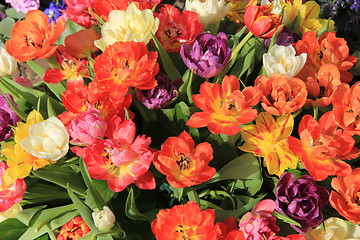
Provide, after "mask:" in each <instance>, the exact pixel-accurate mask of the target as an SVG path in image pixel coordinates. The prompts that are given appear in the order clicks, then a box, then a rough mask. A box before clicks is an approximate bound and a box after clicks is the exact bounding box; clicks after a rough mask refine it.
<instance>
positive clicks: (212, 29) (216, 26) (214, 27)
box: [205, 22, 220, 36]
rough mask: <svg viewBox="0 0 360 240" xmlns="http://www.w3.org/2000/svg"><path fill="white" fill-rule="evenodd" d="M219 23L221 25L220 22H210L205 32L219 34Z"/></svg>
mask: <svg viewBox="0 0 360 240" xmlns="http://www.w3.org/2000/svg"><path fill="white" fill-rule="evenodd" d="M219 25H220V22H218V23H214V24H209V25H208V26H207V27H206V30H205V32H210V33H211V35H213V36H216V35H217V34H218V30H219Z"/></svg>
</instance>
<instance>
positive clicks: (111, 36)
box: [95, 3, 159, 51]
mask: <svg viewBox="0 0 360 240" xmlns="http://www.w3.org/2000/svg"><path fill="white" fill-rule="evenodd" d="M158 27H159V19H158V18H154V16H153V13H152V11H151V10H150V9H145V10H143V11H141V10H140V9H139V8H138V7H137V6H136V5H135V4H134V3H131V4H130V5H129V7H128V8H127V9H126V11H120V10H113V11H111V12H110V13H109V21H108V22H106V23H104V25H103V26H102V27H101V35H102V38H101V39H99V40H96V41H95V46H97V47H98V48H100V49H101V50H102V51H104V50H105V48H106V46H108V45H111V44H113V43H115V42H118V41H124V42H125V41H135V42H144V43H145V44H148V43H149V41H150V39H151V32H152V33H154V34H155V33H156V31H157V29H158Z"/></svg>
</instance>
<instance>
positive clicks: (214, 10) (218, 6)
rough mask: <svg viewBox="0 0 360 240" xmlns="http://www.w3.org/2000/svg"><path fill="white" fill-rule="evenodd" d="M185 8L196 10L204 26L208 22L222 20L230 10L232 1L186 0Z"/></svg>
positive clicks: (213, 22) (212, 22)
mask: <svg viewBox="0 0 360 240" xmlns="http://www.w3.org/2000/svg"><path fill="white" fill-rule="evenodd" d="M185 9H186V10H188V11H192V12H196V13H197V14H198V19H199V22H200V23H201V24H202V25H203V27H204V28H206V26H207V25H208V24H215V23H218V22H220V20H221V19H223V18H224V17H225V16H226V14H227V13H228V12H229V10H230V3H226V2H225V0H205V1H202V0H186V1H185Z"/></svg>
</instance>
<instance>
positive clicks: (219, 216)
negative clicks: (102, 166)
mask: <svg viewBox="0 0 360 240" xmlns="http://www.w3.org/2000/svg"><path fill="white" fill-rule="evenodd" d="M264 197H265V195H261V196H260V197H258V198H251V200H250V201H249V202H248V203H247V204H245V205H243V206H241V207H239V208H237V209H234V210H223V209H216V208H214V210H215V217H216V221H217V222H223V221H225V220H226V219H227V218H229V217H231V216H233V217H235V218H238V217H241V216H242V215H244V214H245V213H246V212H248V211H251V209H252V208H253V207H254V206H255V205H256V204H257V203H258V202H260V201H261V200H262V199H263V198H264ZM202 203H203V200H201V199H200V204H202Z"/></svg>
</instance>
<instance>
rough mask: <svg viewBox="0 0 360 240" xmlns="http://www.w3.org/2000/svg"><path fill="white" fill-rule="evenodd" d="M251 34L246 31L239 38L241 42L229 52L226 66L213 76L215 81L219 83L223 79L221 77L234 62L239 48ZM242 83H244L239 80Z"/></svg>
mask: <svg viewBox="0 0 360 240" xmlns="http://www.w3.org/2000/svg"><path fill="white" fill-rule="evenodd" d="M252 36H253V33H252V32H248V33H247V34H246V36H245V37H244V38H243V39H242V40H241V42H240V43H239V44H238V45H237V46H236V47H235V49H234V50H233V51H232V53H231V58H230V61H229V62H228V63H227V64H226V66H225V67H224V68H223V70H222V71H221V72H220V73H219V74H218V75H217V77H216V78H215V82H216V83H219V84H220V83H221V81H222V80H223V77H224V76H225V75H226V74H227V72H228V71H229V70H230V68H231V67H232V66H233V65H234V64H235V62H236V58H237V56H238V54H239V52H240V50H241V49H242V48H243V47H244V45H245V44H246V43H247V42H248V41H249V39H250V38H251V37H252ZM241 83H242V85H243V86H245V85H244V83H243V82H242V81H241Z"/></svg>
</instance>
